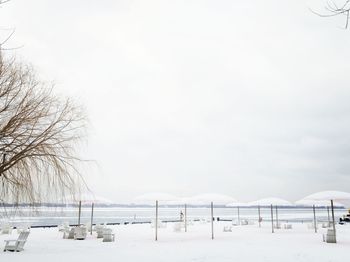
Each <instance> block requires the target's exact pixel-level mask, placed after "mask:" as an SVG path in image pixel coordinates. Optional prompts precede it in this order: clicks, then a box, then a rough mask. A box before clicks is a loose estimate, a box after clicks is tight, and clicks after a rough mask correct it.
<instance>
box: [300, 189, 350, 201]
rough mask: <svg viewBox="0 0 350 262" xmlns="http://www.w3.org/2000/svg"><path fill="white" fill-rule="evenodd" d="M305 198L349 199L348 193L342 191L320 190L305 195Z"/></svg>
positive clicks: (349, 194)
mask: <svg viewBox="0 0 350 262" xmlns="http://www.w3.org/2000/svg"><path fill="white" fill-rule="evenodd" d="M304 199H306V200H336V201H343V200H350V193H347V192H342V191H321V192H318V193H315V194H312V195H309V196H307V197H305V198H304Z"/></svg>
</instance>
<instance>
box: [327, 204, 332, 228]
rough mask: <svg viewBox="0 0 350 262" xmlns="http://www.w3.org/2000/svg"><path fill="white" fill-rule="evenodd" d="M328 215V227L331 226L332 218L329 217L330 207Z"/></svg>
mask: <svg viewBox="0 0 350 262" xmlns="http://www.w3.org/2000/svg"><path fill="white" fill-rule="evenodd" d="M327 214H328V227H329V225H330V224H331V218H330V216H329V206H327Z"/></svg>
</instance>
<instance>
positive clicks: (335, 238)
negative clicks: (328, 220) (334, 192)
mask: <svg viewBox="0 0 350 262" xmlns="http://www.w3.org/2000/svg"><path fill="white" fill-rule="evenodd" d="M331 209H332V220H333V230H334V240H335V243H337V235H336V233H335V220H334V206H333V200H331Z"/></svg>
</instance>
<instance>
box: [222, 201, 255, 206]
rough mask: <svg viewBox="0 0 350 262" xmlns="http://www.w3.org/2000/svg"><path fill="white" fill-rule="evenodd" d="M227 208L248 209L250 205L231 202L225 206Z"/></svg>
mask: <svg viewBox="0 0 350 262" xmlns="http://www.w3.org/2000/svg"><path fill="white" fill-rule="evenodd" d="M226 206H227V207H249V206H250V205H249V204H248V203H242V202H232V203H229V204H227V205H226Z"/></svg>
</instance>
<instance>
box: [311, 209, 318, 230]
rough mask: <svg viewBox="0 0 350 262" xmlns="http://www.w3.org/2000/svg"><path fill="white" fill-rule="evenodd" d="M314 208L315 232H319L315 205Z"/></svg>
mask: <svg viewBox="0 0 350 262" xmlns="http://www.w3.org/2000/svg"><path fill="white" fill-rule="evenodd" d="M312 209H313V211H314V227H315V233H317V222H316V210H315V205H313V206H312Z"/></svg>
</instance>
